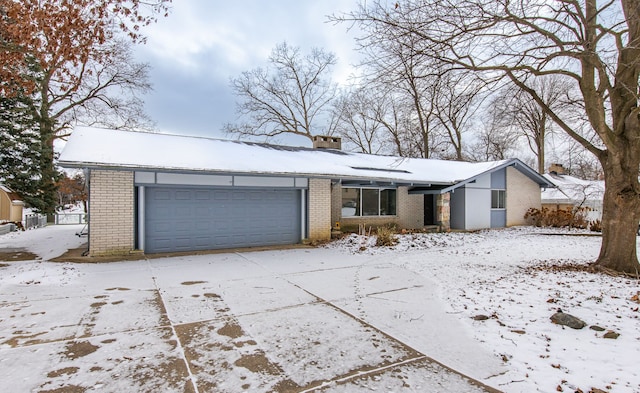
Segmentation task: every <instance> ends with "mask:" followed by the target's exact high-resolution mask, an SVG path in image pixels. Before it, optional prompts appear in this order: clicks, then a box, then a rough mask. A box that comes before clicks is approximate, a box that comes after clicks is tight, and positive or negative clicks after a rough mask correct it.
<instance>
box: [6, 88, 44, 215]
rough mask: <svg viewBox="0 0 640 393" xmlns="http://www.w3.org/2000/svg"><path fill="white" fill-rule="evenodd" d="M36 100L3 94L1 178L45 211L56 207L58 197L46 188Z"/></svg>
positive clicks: (19, 95) (30, 202)
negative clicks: (54, 198)
mask: <svg viewBox="0 0 640 393" xmlns="http://www.w3.org/2000/svg"><path fill="white" fill-rule="evenodd" d="M34 108H35V105H34V102H33V99H32V98H31V97H28V96H26V95H25V94H22V93H21V94H17V95H15V96H12V97H4V96H2V97H0V181H1V182H2V183H4V184H5V185H6V186H7V187H9V188H11V189H13V190H14V191H15V192H17V193H18V194H19V195H20V196H22V198H23V200H24V202H25V203H26V204H27V205H28V206H29V207H32V208H34V209H35V210H37V211H39V212H42V213H51V212H53V210H54V206H55V200H51V198H50V197H49V196H48V194H51V191H50V190H47V187H43V176H42V165H43V159H44V160H46V158H45V157H44V156H43V154H42V147H41V143H40V131H39V125H38V120H37V118H36V116H35V112H34Z"/></svg>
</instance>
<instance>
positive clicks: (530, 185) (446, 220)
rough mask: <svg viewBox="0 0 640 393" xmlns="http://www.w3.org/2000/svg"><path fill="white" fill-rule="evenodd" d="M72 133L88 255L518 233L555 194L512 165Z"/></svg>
mask: <svg viewBox="0 0 640 393" xmlns="http://www.w3.org/2000/svg"><path fill="white" fill-rule="evenodd" d="M314 146H315V148H304V147H290V146H276V145H268V144H261V143H248V142H237V141H228V140H218V139H210V138H203V137H193V136H180V135H166V134H154V133H142V132H130V131H116V130H106V129H97V128H86V127H77V128H76V129H75V130H74V132H73V134H72V135H71V137H70V138H69V141H68V142H67V144H66V146H65V148H64V150H63V152H62V154H61V156H60V160H59V163H60V165H61V166H63V167H69V168H83V169H86V170H88V173H89V176H88V179H89V252H90V255H101V254H109V253H122V252H129V251H131V250H134V249H138V250H143V251H144V252H146V253H157V252H172V251H192V250H207V249H215V248H234V247H248V246H262V245H278V244H294V243H299V242H300V241H301V240H303V239H314V240H320V239H328V238H330V236H331V229H332V227H334V226H336V223H339V224H340V225H341V226H342V227H345V226H357V225H358V224H366V225H367V226H374V227H375V226H378V225H383V224H395V225H396V226H397V227H398V228H399V229H400V228H407V229H422V228H424V227H425V226H427V225H437V226H438V228H440V229H441V230H449V229H462V230H475V229H481V228H492V227H505V226H511V225H521V224H524V223H525V222H524V214H525V212H526V211H527V210H528V209H529V208H531V207H538V208H539V207H540V188H541V187H552V186H553V185H552V184H551V183H550V182H549V181H548V180H547V179H545V178H544V177H542V176H540V175H539V174H537V173H536V172H535V171H533V170H531V169H530V168H529V167H528V166H526V165H525V164H523V163H522V162H521V161H519V160H517V159H513V160H504V161H495V162H484V163H468V162H455V161H441V160H427V159H415V158H403V157H389V156H375V155H367V154H356V153H348V152H344V151H341V150H340V139H339V138H334V137H316V138H315V141H314Z"/></svg>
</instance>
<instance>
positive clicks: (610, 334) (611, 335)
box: [602, 330, 620, 340]
mask: <svg viewBox="0 0 640 393" xmlns="http://www.w3.org/2000/svg"><path fill="white" fill-rule="evenodd" d="M602 337H604V338H612V339H614V340H615V339H616V338H618V337H620V333H616V332H614V331H613V330H609V331H607V332H606V333H605V334H604V336H602Z"/></svg>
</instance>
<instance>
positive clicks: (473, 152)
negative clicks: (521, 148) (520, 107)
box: [467, 112, 518, 161]
mask: <svg viewBox="0 0 640 393" xmlns="http://www.w3.org/2000/svg"><path fill="white" fill-rule="evenodd" d="M501 122H502V119H501V117H500V115H496V114H495V113H491V112H490V113H489V115H488V116H487V119H485V120H484V122H483V123H482V126H481V128H480V129H479V130H478V131H477V132H476V133H475V142H474V143H472V144H471V145H470V148H469V149H468V151H467V156H468V157H469V159H470V160H472V161H492V160H506V159H508V158H511V157H513V156H514V155H515V152H516V151H517V148H518V147H517V143H518V134H515V133H513V132H510V130H508V129H506V128H504V127H502V126H501V125H500V124H499V123H501Z"/></svg>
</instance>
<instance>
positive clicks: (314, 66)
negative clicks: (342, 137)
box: [224, 42, 336, 139]
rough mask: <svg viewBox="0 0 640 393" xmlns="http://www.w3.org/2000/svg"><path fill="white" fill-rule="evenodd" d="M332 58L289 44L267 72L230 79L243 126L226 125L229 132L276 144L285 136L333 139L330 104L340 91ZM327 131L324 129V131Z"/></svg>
mask: <svg viewBox="0 0 640 393" xmlns="http://www.w3.org/2000/svg"><path fill="white" fill-rule="evenodd" d="M335 63H336V57H335V55H334V54H333V53H329V52H325V51H324V50H322V49H317V48H314V49H312V50H311V52H309V53H308V54H306V55H302V54H301V52H300V48H297V47H291V46H289V45H287V43H286V42H284V43H282V44H279V45H277V46H276V47H275V48H274V49H273V51H272V52H271V56H270V57H269V67H268V68H267V69H263V68H256V69H254V70H251V71H245V72H243V73H242V74H241V75H240V76H238V77H237V78H233V79H231V88H232V89H233V91H234V92H235V94H236V95H237V97H238V99H239V101H238V102H237V103H236V107H237V112H238V114H239V115H240V117H241V119H240V123H238V124H226V125H225V126H224V130H225V132H227V133H229V134H236V135H238V136H239V137H265V138H267V139H268V138H273V137H276V136H278V135H283V134H293V135H299V136H303V137H306V138H309V139H311V138H312V137H313V136H314V135H315V134H318V133H320V134H330V133H331V132H332V130H331V129H328V128H329V124H330V121H331V119H330V113H329V112H330V104H331V102H332V101H333V99H334V97H335V95H336V85H335V84H334V83H332V82H331V79H330V77H329V72H330V71H331V67H332V66H333V65H335ZM323 125H324V126H323Z"/></svg>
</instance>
